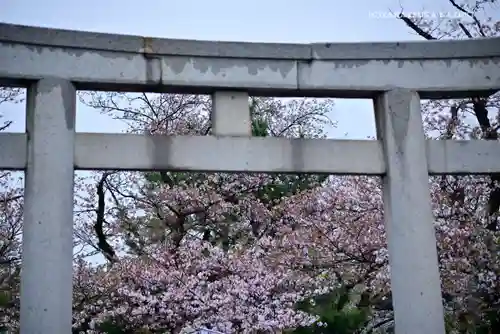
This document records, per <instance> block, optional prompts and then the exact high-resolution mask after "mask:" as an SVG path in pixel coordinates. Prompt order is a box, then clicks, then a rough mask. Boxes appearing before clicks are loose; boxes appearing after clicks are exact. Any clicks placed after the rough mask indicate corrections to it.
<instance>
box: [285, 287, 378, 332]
mask: <svg viewBox="0 0 500 334" xmlns="http://www.w3.org/2000/svg"><path fill="white" fill-rule="evenodd" d="M352 297H353V291H352V290H351V289H346V288H345V287H339V288H338V289H336V290H334V291H332V292H330V293H326V294H323V295H319V296H316V297H315V298H313V299H312V300H313V302H311V301H310V300H305V301H302V302H300V303H299V304H298V305H297V307H298V309H299V310H302V311H304V312H307V313H309V314H313V315H317V316H318V317H319V322H318V323H316V324H313V325H312V326H309V327H299V328H297V329H295V330H293V331H291V332H290V333H294V334H327V333H331V334H353V333H358V332H359V331H360V330H361V329H362V328H363V327H364V325H365V324H366V322H367V320H368V319H369V317H370V310H369V308H368V307H361V306H359V305H356V303H355V302H353V298H352ZM320 323H321V325H320Z"/></svg>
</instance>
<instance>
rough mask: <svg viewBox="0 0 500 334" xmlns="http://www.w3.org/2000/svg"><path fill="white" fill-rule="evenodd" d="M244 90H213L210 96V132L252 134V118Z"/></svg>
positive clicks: (230, 134) (218, 133)
mask: <svg viewBox="0 0 500 334" xmlns="http://www.w3.org/2000/svg"><path fill="white" fill-rule="evenodd" d="M250 117H251V116H250V107H249V105H248V93H246V92H227V91H219V92H215V93H214V94H213V96H212V114H211V119H212V132H213V134H214V135H215V136H236V137H238V136H240V137H244V136H246V137H249V136H251V135H252V120H251V118H250Z"/></svg>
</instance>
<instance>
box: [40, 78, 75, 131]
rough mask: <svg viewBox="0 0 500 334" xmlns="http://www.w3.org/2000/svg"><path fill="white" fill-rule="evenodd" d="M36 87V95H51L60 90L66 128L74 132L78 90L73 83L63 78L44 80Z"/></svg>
mask: <svg viewBox="0 0 500 334" xmlns="http://www.w3.org/2000/svg"><path fill="white" fill-rule="evenodd" d="M36 85H37V86H36V87H37V90H36V94H47V95H51V94H52V93H53V92H54V90H59V92H57V94H58V95H60V96H61V99H62V103H63V108H64V117H65V120H66V128H67V129H68V130H74V129H75V118H76V90H75V88H74V86H73V84H72V83H71V81H69V80H65V79H61V78H44V79H42V80H40V81H39V82H38V83H37V84H36Z"/></svg>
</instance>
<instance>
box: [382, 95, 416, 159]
mask: <svg viewBox="0 0 500 334" xmlns="http://www.w3.org/2000/svg"><path fill="white" fill-rule="evenodd" d="M411 98H412V96H411V93H409V92H408V91H406V90H402V89H394V90H392V91H390V92H388V93H387V97H386V99H387V101H388V114H389V115H388V116H389V121H390V126H391V128H392V132H393V134H394V143H395V145H396V147H397V149H396V152H397V154H399V155H403V154H404V145H405V142H406V139H407V138H406V137H407V135H408V128H409V124H410V117H412V115H410V113H411V107H410V103H411Z"/></svg>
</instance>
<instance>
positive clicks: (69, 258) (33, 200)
mask: <svg viewBox="0 0 500 334" xmlns="http://www.w3.org/2000/svg"><path fill="white" fill-rule="evenodd" d="M75 110H76V91H75V88H74V86H73V84H72V83H71V82H70V81H67V80H61V79H53V78H50V79H42V80H40V81H38V82H36V83H34V84H33V85H32V86H31V87H30V88H29V89H28V100H27V114H26V119H27V121H26V124H27V126H26V131H27V134H28V164H27V168H26V177H25V179H26V181H25V205H24V227H23V253H22V274H21V275H22V276H21V334H48V333H54V334H56V333H57V334H59V333H60V334H67V333H71V324H72V287H73V282H72V279H73V277H72V272H73V184H74V174H73V170H74V168H73V160H74V137H75Z"/></svg>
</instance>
